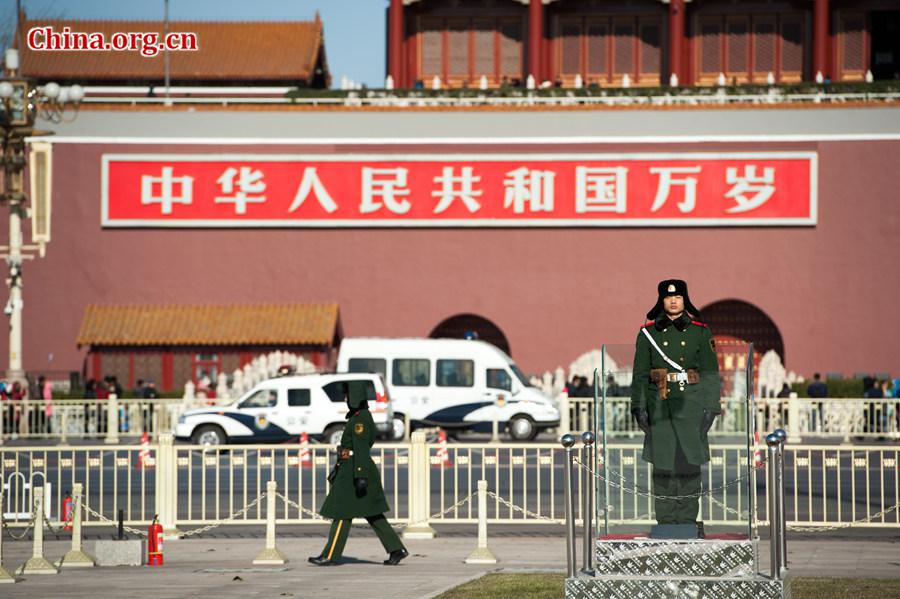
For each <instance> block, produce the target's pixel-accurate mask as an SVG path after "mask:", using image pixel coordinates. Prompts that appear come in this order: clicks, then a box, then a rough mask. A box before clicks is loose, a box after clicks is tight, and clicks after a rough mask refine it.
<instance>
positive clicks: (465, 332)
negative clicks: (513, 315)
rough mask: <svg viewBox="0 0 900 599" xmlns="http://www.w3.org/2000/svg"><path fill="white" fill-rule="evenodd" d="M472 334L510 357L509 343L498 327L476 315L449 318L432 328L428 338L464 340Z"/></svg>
mask: <svg viewBox="0 0 900 599" xmlns="http://www.w3.org/2000/svg"><path fill="white" fill-rule="evenodd" d="M472 333H474V334H475V335H477V338H478V339H481V340H482V341H487V342H488V343H490V344H491V345H496V346H497V347H499V348H500V349H502V350H503V351H505V352H506V355H508V356H512V353H511V352H510V351H509V341H507V340H506V335H504V334H503V331H501V330H500V327H498V326H497V325H495V324H494V323H493V322H491V321H490V320H488V319H487V318H484V317H481V316H478V315H477V314H457V315H456V316H451V317H450V318H447V319H445V320H443V321H441V323H440V324H438V325H437V326H436V327H434V329H433V330H432V331H431V334H429V335H428V336H429V337H431V338H432V339H439V338H440V339H466V338H468V337H470V336H471V334H472Z"/></svg>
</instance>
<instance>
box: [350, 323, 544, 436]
mask: <svg viewBox="0 0 900 599" xmlns="http://www.w3.org/2000/svg"><path fill="white" fill-rule="evenodd" d="M337 370H338V372H347V373H359V372H372V373H377V374H379V375H381V377H382V378H383V379H384V381H385V382H386V383H387V387H388V390H389V391H390V395H391V405H392V408H393V410H394V413H393V430H392V438H393V439H394V440H397V439H400V438H402V437H403V435H404V433H405V430H404V427H405V416H408V417H409V420H410V423H411V424H412V425H413V426H439V427H441V428H444V429H449V430H454V429H455V430H474V431H479V432H489V431H490V430H491V428H492V426H493V420H494V418H495V417H496V418H497V420H498V423H499V428H500V429H501V430H503V429H504V428H505V429H506V430H507V432H508V433H509V435H510V436H511V437H512V438H513V440H516V441H525V440H531V439H533V438H534V437H535V436H536V435H537V434H538V432H539V431H541V430H542V429H547V428H553V427H556V426H558V425H559V410H558V409H557V408H556V404H555V402H554V401H553V400H552V399H551V398H549V397H547V396H546V395H544V394H543V393H541V392H540V391H539V390H538V389H536V388H534V387H532V386H531V385H530V384H529V382H528V379H527V378H526V377H525V375H524V374H523V373H522V371H521V370H519V367H518V366H516V364H515V362H513V361H512V359H511V358H510V357H509V356H507V355H506V354H505V353H504V352H503V351H502V350H500V349H499V348H497V347H496V346H494V345H491V344H490V343H487V342H484V341H478V340H464V339H386V338H365V337H348V338H345V339H344V340H343V341H342V342H341V349H340V352H339V353H338V363H337Z"/></svg>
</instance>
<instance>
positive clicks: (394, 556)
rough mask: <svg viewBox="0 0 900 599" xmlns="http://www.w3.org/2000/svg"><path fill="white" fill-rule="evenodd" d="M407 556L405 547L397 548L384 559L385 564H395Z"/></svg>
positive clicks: (407, 552)
mask: <svg viewBox="0 0 900 599" xmlns="http://www.w3.org/2000/svg"><path fill="white" fill-rule="evenodd" d="M408 556H409V551H407V550H406V549H398V550H397V551H391V554H390V556H388V558H387V559H386V560H384V565H385V566H396V565H397V564H399V563H400V560H402V559H403V558H404V557H408Z"/></svg>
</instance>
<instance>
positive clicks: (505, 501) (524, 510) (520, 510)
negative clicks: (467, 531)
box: [487, 491, 566, 524]
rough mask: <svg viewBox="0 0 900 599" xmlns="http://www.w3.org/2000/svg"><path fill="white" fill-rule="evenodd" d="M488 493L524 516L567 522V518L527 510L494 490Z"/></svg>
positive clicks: (554, 521) (561, 522)
mask: <svg viewBox="0 0 900 599" xmlns="http://www.w3.org/2000/svg"><path fill="white" fill-rule="evenodd" d="M487 495H488V497H491V498H493V499H496V500H497V501H499V502H500V503H502V504H503V505H505V506H506V507H508V508H510V509H511V510H513V511H514V512H519V513H521V514H522V515H524V516H529V517H531V518H534V519H535V520H543V521H545V522H553V523H555V524H565V523H566V521H565V519H562V520H561V519H559V518H551V517H549V516H542V515H541V514H536V513H535V512H532V511H529V510H526V509H525V508H523V507H519V506H517V505H514V504H513V503H511V502H509V501H507V500H506V499H504V498H503V497H500V496H499V495H497V494H496V493H494V492H493V491H488V492H487Z"/></svg>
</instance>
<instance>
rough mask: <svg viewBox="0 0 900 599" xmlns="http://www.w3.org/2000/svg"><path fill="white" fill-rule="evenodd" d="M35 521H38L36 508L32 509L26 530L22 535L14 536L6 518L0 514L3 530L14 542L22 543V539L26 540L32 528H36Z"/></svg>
mask: <svg viewBox="0 0 900 599" xmlns="http://www.w3.org/2000/svg"><path fill="white" fill-rule="evenodd" d="M35 520H37V510H36V509H35V508H34V507H32V508H31V514H30V515H29V516H28V524H27V525H26V526H25V530H23V531H22V534H21V535H18V536H16V535H14V534H13V532H12V529H11V527H10V525H9V523H8V522H7V520H6V518H4V517H3V515H2V514H0V524H2V525H3V530H5V531H6V534H7V535H8V536H9V538H10V539H12V540H14V541H21V540H22V539H24V538H25V536H26V535H27V534H28V531H30V530H31V529H32V528H34V522H35Z"/></svg>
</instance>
